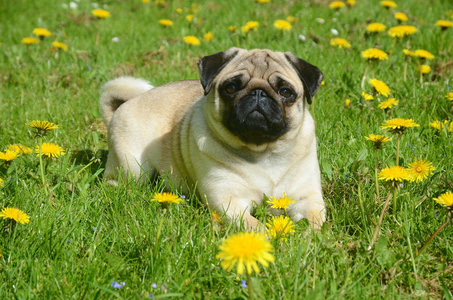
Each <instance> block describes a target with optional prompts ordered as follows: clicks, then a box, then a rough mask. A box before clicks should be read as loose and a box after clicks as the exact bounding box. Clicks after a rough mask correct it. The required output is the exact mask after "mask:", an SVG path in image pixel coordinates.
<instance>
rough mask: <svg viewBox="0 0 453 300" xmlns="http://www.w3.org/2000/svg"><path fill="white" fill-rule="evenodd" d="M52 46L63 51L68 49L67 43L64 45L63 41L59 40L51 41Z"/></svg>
mask: <svg viewBox="0 0 453 300" xmlns="http://www.w3.org/2000/svg"><path fill="white" fill-rule="evenodd" d="M52 47H54V48H55V49H61V50H63V51H68V45H66V44H65V43H60V42H57V41H55V42H52Z"/></svg>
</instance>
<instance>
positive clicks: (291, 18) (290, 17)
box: [286, 16, 299, 23]
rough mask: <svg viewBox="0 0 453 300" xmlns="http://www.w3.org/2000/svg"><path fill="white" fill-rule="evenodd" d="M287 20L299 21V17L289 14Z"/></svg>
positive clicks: (291, 21)
mask: <svg viewBox="0 0 453 300" xmlns="http://www.w3.org/2000/svg"><path fill="white" fill-rule="evenodd" d="M286 21H288V22H290V23H294V22H296V21H299V19H298V18H296V17H293V16H287V17H286Z"/></svg>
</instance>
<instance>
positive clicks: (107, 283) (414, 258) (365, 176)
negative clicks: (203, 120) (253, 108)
mask: <svg viewBox="0 0 453 300" xmlns="http://www.w3.org/2000/svg"><path fill="white" fill-rule="evenodd" d="M261 2H263V3H261ZM383 2H388V1H383ZM345 3H346V2H344V3H343V7H338V8H336V7H335V5H336V4H337V2H333V1H324V0H311V1H277V0H270V1H253V0H247V1H243V0H230V1H194V2H192V1H188V0H175V1H164V0H155V1H152V0H151V1H142V0H130V1H120V0H117V1H114V0H110V1H109V0H106V1H102V2H96V3H94V2H90V1H88V0H79V1H75V2H71V3H69V2H65V1H54V0H39V1H25V0H16V1H2V9H1V10H0V19H1V20H2V24H1V25H0V43H1V44H0V129H1V130H0V151H2V152H1V153H0V211H2V212H3V215H4V217H3V218H2V217H1V214H0V236H1V238H0V254H1V257H0V295H1V298H3V299H28V298H39V299H54V298H60V299H83V298H85V299H107V298H108V299H114V298H125V299H141V298H154V299H164V298H177V299H199V298H200V299H201V298H206V299H247V298H249V296H250V289H249V288H248V287H247V285H249V286H251V287H252V289H251V290H252V293H253V295H254V296H255V298H256V299H264V298H266V299H303V298H308V299H341V298H344V299H355V298H361V299H363V298H372V299H374V298H379V299H381V298H385V299H399V298H401V299H407V298H418V297H420V298H429V299H452V298H453V292H452V290H453V284H452V282H453V239H452V238H451V237H452V236H453V226H452V224H451V223H452V222H448V221H449V220H450V218H451V217H452V213H453V211H452V203H450V204H449V205H450V206H448V203H447V207H446V206H445V205H441V204H439V203H438V201H439V199H444V198H445V199H446V198H448V194H447V193H448V192H451V191H453V187H452V184H453V164H452V157H453V139H452V135H453V130H452V129H453V123H452V121H451V120H453V94H452V92H453V91H452V90H451V86H452V83H453V59H452V57H453V28H449V27H446V26H447V25H445V27H442V26H439V25H442V23H438V21H439V20H445V21H450V23H451V21H453V4H452V3H451V1H449V0H437V1H428V0H426V1H423V0H408V1H397V2H396V4H397V6H396V7H384V6H383V5H382V4H381V1H374V0H373V1H371V0H362V1H360V0H357V2H355V1H348V4H345ZM339 6H342V5H339ZM94 9H103V10H105V11H107V12H108V13H109V17H107V18H101V17H96V16H94V15H93V13H92V11H93V10H94ZM395 13H404V16H405V17H406V18H407V20H405V18H404V16H402V15H395ZM101 16H102V15H101ZM398 19H399V20H398ZM161 20H169V21H171V22H169V21H161ZM277 20H285V22H280V23H279V24H283V25H285V26H283V27H284V28H283V29H279V28H277V27H276V26H275V25H276V24H275V22H276V21H277ZM160 21H161V22H160ZM251 21H254V22H257V23H248V22H251ZM372 23H380V24H382V25H373V26H374V29H375V30H378V32H370V31H372V30H373V26H371V27H370V24H372ZM446 24H449V23H448V22H446ZM253 25H257V26H256V27H254V26H253ZM452 25H453V24H452ZM382 26H385V29H383V30H382V31H379V28H380V27H382ZM397 26H409V27H403V28H401V27H397ZM395 27H397V28H396V29H395ZM35 28H43V29H46V30H48V31H49V33H50V36H46V32H45V31H44V32H42V31H41V32H39V31H35V33H33V32H34V29H35ZM380 29H382V28H380ZM411 30H412V31H411ZM395 32H396V33H395ZM395 34H396V35H398V34H403V35H404V34H405V35H406V36H404V37H397V36H395ZM40 35H41V36H40ZM187 36H193V37H196V39H197V40H198V42H199V44H197V43H196V41H197V40H195V39H194V38H192V40H191V42H192V44H190V43H188V42H186V41H185V40H184V37H187ZM27 37H29V38H33V39H28V40H24V38H27ZM194 40H195V45H194V44H193V41H194ZM53 42H60V43H64V44H53ZM189 42H190V41H189ZM230 47H241V48H247V49H252V48H267V49H272V50H275V51H291V52H293V53H295V54H296V55H297V56H298V57H300V58H302V59H304V60H306V61H308V62H310V63H312V64H314V65H316V66H317V67H319V69H320V70H321V71H322V72H323V73H324V82H323V85H322V86H321V88H320V90H319V91H318V93H317V94H316V96H315V98H314V101H313V104H312V105H311V107H310V108H309V109H310V112H311V114H312V115H313V116H314V118H315V121H316V134H317V139H318V157H319V162H320V167H321V173H322V185H323V195H324V199H325V202H326V206H327V222H326V223H325V224H324V226H323V227H322V229H321V230H320V231H313V230H311V229H310V228H309V225H308V222H307V221H306V220H302V221H300V222H298V223H297V224H295V227H294V232H293V233H292V234H290V233H288V234H287V235H285V236H284V238H283V239H282V238H269V239H268V240H269V243H271V245H272V248H273V250H272V254H273V255H274V257H275V261H274V262H272V263H270V264H269V265H268V266H267V267H266V266H262V265H260V270H259V272H257V273H256V272H254V273H252V274H251V279H247V276H246V275H245V274H238V273H237V272H236V271H237V269H236V268H233V269H232V270H225V269H223V268H222V266H221V263H220V262H221V261H220V260H219V259H218V258H217V257H216V256H217V254H218V253H219V251H220V249H219V246H221V245H222V243H223V241H224V240H225V239H226V238H228V237H231V236H233V235H234V234H237V233H240V232H243V229H242V228H237V227H235V226H232V225H228V224H227V223H226V222H224V221H221V222H218V221H217V220H215V218H213V217H212V214H211V212H210V211H209V210H208V208H206V207H205V206H203V205H201V204H200V200H199V199H198V196H197V194H196V193H195V191H194V190H193V191H192V192H191V193H190V194H188V195H182V194H181V191H180V189H179V187H178V186H175V185H174V184H173V183H172V182H169V181H168V180H166V178H165V174H164V175H163V176H161V177H160V178H158V179H156V180H155V181H153V182H152V183H150V184H148V185H139V184H138V183H136V182H134V181H133V180H129V181H127V182H120V183H119V185H118V186H117V187H115V186H110V185H107V184H105V182H104V179H103V170H104V169H103V168H104V166H105V162H106V157H107V151H108V149H107V134H106V132H107V131H106V128H105V126H104V125H103V123H102V120H101V117H100V113H99V96H100V88H101V87H102V86H103V85H104V84H105V83H106V82H108V81H109V80H111V79H113V78H116V77H119V76H134V77H141V78H145V79H146V80H149V81H150V82H151V83H152V84H153V85H160V84H163V83H166V82H169V81H176V80H184V79H198V78H199V74H198V68H197V62H198V60H199V59H200V58H201V57H203V56H205V55H210V54H213V53H216V52H219V51H223V50H226V49H228V48H230ZM370 48H376V49H379V50H382V51H383V52H379V51H374V50H373V51H374V52H371V53H372V55H371V56H369V52H368V54H366V53H363V51H365V50H367V49H370ZM417 50H425V52H423V51H418V52H417ZM422 66H423V67H422ZM421 71H423V72H426V73H425V74H423V73H422V72H421ZM373 79H376V80H379V81H373ZM373 83H374V85H373ZM386 87H388V88H389V91H386ZM370 98H373V99H370ZM366 99H369V100H366ZM391 99H393V100H391ZM395 103H396V104H395ZM35 120H41V121H49V122H51V123H53V124H56V125H58V128H55V129H51V130H49V131H48V132H46V134H45V135H44V136H41V137H40V136H38V135H37V132H36V130H35V129H33V128H32V127H31V126H30V125H32V124H31V123H30V122H31V121H35ZM392 120H393V121H392ZM395 120H397V121H395ZM386 122H387V123H386ZM389 122H390V125H389V126H386V124H387V125H388V124H389ZM391 122H397V124H396V125H402V127H401V126H400V127H398V128H397V126H393V127H392V126H391V125H392V123H391ZM398 122H402V123H398ZM26 124H28V125H26ZM393 125H395V124H393ZM383 127H388V128H383ZM403 129H405V130H403ZM371 134H374V135H385V136H386V137H388V138H389V140H388V141H386V140H382V138H380V139H379V138H376V137H372V136H370V135H371ZM366 137H367V138H368V139H371V140H367V139H366ZM390 138H391V140H390ZM380 141H381V142H380ZM43 143H47V144H46V145H47V146H48V147H50V148H44V144H43ZM11 145H22V148H20V149H19V150H17V148H16V150H17V151H8V147H11ZM39 145H43V146H42V147H41V148H40V147H39ZM23 146H26V147H25V148H24V147H23ZM59 147H61V148H59ZM39 149H41V154H42V155H41V156H40V154H39ZM49 149H50V150H49ZM20 150H25V151H20ZM27 150H29V151H27ZM36 150H38V152H37V153H36ZM45 151H49V152H46V153H49V155H50V154H51V153H53V156H51V157H48V156H46V155H44V154H45V153H44V152H45ZM27 152H30V153H27ZM396 166H400V167H401V169H400V170H399V171H401V172H403V173H404V172H409V173H408V174H412V175H410V176H409V175H408V176H406V175H404V176H403V175H401V174H402V173H395V172H396V171H395V170H394V169H392V167H396ZM417 167H418V168H417ZM388 168H389V169H388ZM417 170H418V171H417ZM386 172H387V173H386ZM414 172H415V173H414ZM417 172H418V175H419V177H415V175H414V174H417ZM399 180H401V181H399ZM165 188H170V189H171V191H172V192H173V193H174V194H176V195H178V196H179V197H181V198H183V201H182V203H179V204H171V205H169V206H168V207H167V208H164V207H163V206H162V205H160V204H159V203H157V202H155V201H151V199H152V198H153V196H154V195H155V194H156V193H159V192H162V191H164V189H165ZM446 195H447V196H446ZM263 196H264V195H263ZM265 196H266V197H270V196H275V197H280V196H282V195H265ZM442 197H444V198H442ZM435 199H437V200H438V201H436V200H435ZM450 199H451V197H450ZM450 201H451V200H450ZM10 208H16V209H19V210H20V211H21V212H23V213H25V214H26V216H25V215H20V217H21V218H19V219H18V220H17V221H16V220H14V218H13V219H11V218H8V217H7V216H5V211H6V210H7V209H10ZM27 216H28V217H29V219H28V218H27ZM14 217H15V218H16V219H17V214H15V215H14ZM257 217H259V219H260V220H262V221H263V222H266V221H269V220H270V218H271V216H270V215H269V213H267V210H266V207H265V206H262V207H258V209H257ZM442 225H445V226H444V227H443V228H442V230H440V232H438V234H436V235H435V236H432V235H433V234H434V233H435V232H436V230H438V229H439V228H440V227H441V226H442ZM430 237H433V238H432V239H431V240H430V241H429V242H428V243H427V241H428V239H430ZM424 246H425V247H424Z"/></svg>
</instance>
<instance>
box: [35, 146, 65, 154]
mask: <svg viewBox="0 0 453 300" xmlns="http://www.w3.org/2000/svg"><path fill="white" fill-rule="evenodd" d="M35 153H36V155H37V156H39V145H37V146H36V147H35ZM65 154H66V153H65V151H64V149H63V148H61V147H60V146H58V145H56V144H53V143H42V145H41V155H45V156H47V157H59V156H62V155H65Z"/></svg>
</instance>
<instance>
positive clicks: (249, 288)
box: [245, 272, 253, 300]
mask: <svg viewBox="0 0 453 300" xmlns="http://www.w3.org/2000/svg"><path fill="white" fill-rule="evenodd" d="M245 273H247V287H248V290H249V300H252V299H253V289H252V279H251V278H250V274H249V272H245Z"/></svg>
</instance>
